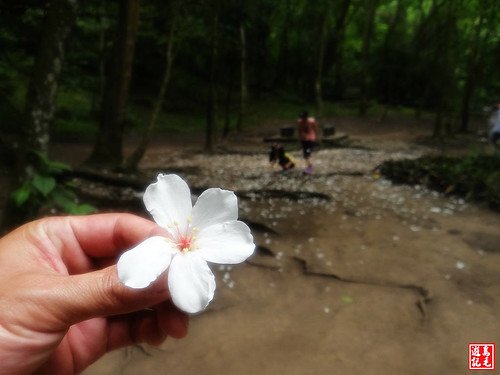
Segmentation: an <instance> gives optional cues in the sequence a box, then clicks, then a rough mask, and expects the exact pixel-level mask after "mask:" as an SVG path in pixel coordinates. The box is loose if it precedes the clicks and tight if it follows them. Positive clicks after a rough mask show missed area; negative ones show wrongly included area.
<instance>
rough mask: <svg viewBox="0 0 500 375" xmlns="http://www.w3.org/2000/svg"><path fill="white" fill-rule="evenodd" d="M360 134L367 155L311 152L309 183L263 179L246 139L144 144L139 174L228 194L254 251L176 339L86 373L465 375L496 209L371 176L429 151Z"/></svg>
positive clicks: (479, 317)
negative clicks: (220, 144) (210, 151)
mask: <svg viewBox="0 0 500 375" xmlns="http://www.w3.org/2000/svg"><path fill="white" fill-rule="evenodd" d="M406 134H407V133H406ZM359 139H360V142H361V144H363V145H364V146H369V149H351V148H344V149H321V150H318V152H317V153H316V155H315V165H316V170H315V173H314V175H312V176H305V175H303V174H302V173H301V172H300V170H297V171H292V172H290V173H287V174H281V173H278V172H276V171H271V170H270V168H269V166H268V163H267V160H266V157H267V156H266V154H265V152H266V150H267V149H266V148H265V147H264V145H263V144H262V143H261V142H260V139H256V138H249V139H243V138H242V139H240V140H239V141H240V146H239V147H236V148H235V149H236V150H237V151H239V152H240V153H232V152H231V151H234V150H235V149H232V148H231V147H232V146H231V145H228V146H227V149H226V151H227V152H228V153H226V154H216V155H205V154H200V153H199V152H198V151H197V147H198V146H196V145H194V146H192V148H189V147H181V146H180V145H178V146H175V145H170V146H169V147H153V148H152V149H151V150H150V152H149V153H148V154H147V157H146V159H145V160H144V164H143V167H144V168H153V169H158V170H162V169H167V166H168V168H173V169H176V170H180V171H182V173H181V174H182V175H183V176H184V177H185V178H186V179H187V180H188V181H189V183H190V184H191V185H192V186H195V187H208V186H219V187H223V188H227V189H232V190H236V191H238V192H240V194H241V198H240V217H241V218H242V219H244V220H248V221H251V222H252V223H254V225H253V234H254V237H255V242H256V244H257V245H258V250H257V251H256V253H255V255H254V256H253V257H251V258H250V259H249V261H248V262H246V263H245V264H242V265H238V266H233V267H227V266H217V265H213V267H212V269H213V270H214V272H215V273H216V276H217V290H216V296H215V299H214V301H213V302H212V304H211V305H210V306H209V308H208V310H207V311H205V312H204V313H202V314H199V315H197V316H193V317H192V318H191V324H190V333H189V335H188V337H187V338H185V339H182V340H174V339H168V340H167V341H166V342H165V343H164V344H163V345H162V346H160V347H158V348H153V347H147V346H135V347H132V348H127V349H123V350H119V351H115V352H112V353H110V354H108V355H107V356H105V357H104V358H102V359H101V360H100V361H99V362H97V363H96V364H94V365H93V366H92V367H90V368H89V369H88V370H86V371H85V372H84V374H85V375H108V374H164V373H165V374H208V375H210V374H273V375H274V374H279V373H283V374H289V375H293V374H384V375H385V374H463V373H467V372H468V370H467V347H468V346H467V344H468V343H469V342H500V314H499V311H500V230H499V229H500V214H498V213H494V212H491V211H489V210H487V209H485V208H481V207H479V206H477V205H474V204H469V203H467V202H465V201H463V200H461V199H457V198H452V197H445V196H442V195H439V194H437V193H435V192H432V191H428V190H425V189H423V188H420V187H408V186H395V185H392V184H391V183H390V182H388V181H386V180H383V179H380V178H378V176H377V175H376V174H373V173H372V172H371V171H372V170H373V168H375V167H376V166H377V165H378V164H379V163H380V162H381V161H383V160H386V159H390V158H402V157H418V156H420V155H422V154H424V153H427V152H429V151H430V150H429V149H427V148H425V147H422V146H417V145H415V144H413V143H410V142H408V141H407V140H406V139H402V138H401V137H399V138H397V140H396V139H395V138H394V137H392V135H391V137H387V134H386V136H385V137H384V136H381V135H380V134H374V135H373V136H371V137H364V138H363V137H361V138H359ZM241 145H247V146H248V147H247V148H243V147H241ZM242 151H243V152H242ZM291 151H292V154H293V155H294V156H295V158H296V159H297V161H298V162H299V163H300V162H301V159H300V152H299V151H298V149H296V148H295V149H291ZM277 191H281V192H283V191H286V192H288V195H286V196H285V197H280V196H279V195H278V194H277V193H276V192H277ZM293 193H295V194H293ZM297 198H298V199H297ZM471 373H477V372H474V371H471ZM479 373H481V372H480V371H479ZM488 373H492V372H491V371H490V372H488Z"/></svg>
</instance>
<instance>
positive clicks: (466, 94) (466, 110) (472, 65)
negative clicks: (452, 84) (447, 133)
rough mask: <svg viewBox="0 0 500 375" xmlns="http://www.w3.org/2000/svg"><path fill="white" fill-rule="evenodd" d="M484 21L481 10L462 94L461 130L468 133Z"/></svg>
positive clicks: (487, 34)
mask: <svg viewBox="0 0 500 375" xmlns="http://www.w3.org/2000/svg"><path fill="white" fill-rule="evenodd" d="M484 21H485V14H484V12H481V14H480V16H479V21H478V22H477V24H476V27H475V30H474V39H473V40H472V45H471V51H470V54H469V57H468V59H467V69H466V74H467V76H466V78H465V85H464V90H463V94H462V106H461V109H460V120H461V121H460V132H462V133H467V132H468V131H469V117H470V102H471V100H472V96H473V95H474V90H475V88H476V83H477V81H478V78H479V77H478V75H479V66H480V60H481V56H480V55H481V51H480V50H481V44H482V42H483V40H481V30H482V29H483V27H484ZM490 30H491V28H488V32H487V33H486V36H485V38H484V39H485V40H486V39H487V38H488V36H489V31H490Z"/></svg>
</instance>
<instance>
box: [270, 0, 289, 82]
mask: <svg viewBox="0 0 500 375" xmlns="http://www.w3.org/2000/svg"><path fill="white" fill-rule="evenodd" d="M290 13H291V9H290V0H285V18H284V19H283V27H282V28H281V39H280V43H279V51H278V61H277V64H276V75H275V79H274V86H275V87H281V86H283V85H286V83H287V81H288V64H289V60H290V45H289V44H290V41H289V39H290V38H289V28H290Z"/></svg>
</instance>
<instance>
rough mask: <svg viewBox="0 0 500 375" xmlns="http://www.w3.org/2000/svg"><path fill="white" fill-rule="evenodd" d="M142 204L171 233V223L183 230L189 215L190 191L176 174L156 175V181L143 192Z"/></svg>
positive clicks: (172, 231)
mask: <svg viewBox="0 0 500 375" xmlns="http://www.w3.org/2000/svg"><path fill="white" fill-rule="evenodd" d="M143 200H144V204H145V205H146V208H147V210H148V211H149V212H150V213H151V215H152V216H153V218H154V220H155V221H156V223H158V225H160V226H161V227H163V228H165V229H166V230H168V231H169V232H170V233H171V234H172V235H174V234H175V230H174V229H173V228H172V225H173V224H177V225H178V226H179V230H180V231H181V232H184V231H185V230H186V227H187V223H188V218H189V217H190V215H191V209H192V205H191V192H190V190H189V187H188V185H187V184H186V182H185V181H184V180H183V179H182V178H180V177H179V176H177V175H174V174H169V175H163V174H159V175H158V181H157V182H155V183H153V184H151V185H149V186H148V187H147V189H146V191H145V192H144V197H143Z"/></svg>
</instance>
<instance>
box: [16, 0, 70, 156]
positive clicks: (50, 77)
mask: <svg viewBox="0 0 500 375" xmlns="http://www.w3.org/2000/svg"><path fill="white" fill-rule="evenodd" d="M76 8H77V1H76V0H54V1H51V2H50V3H49V4H48V6H47V10H46V15H45V21H44V25H43V30H42V35H41V39H40V45H39V48H38V53H37V56H36V57H35V65H34V68H33V75H32V77H31V81H30V84H29V88H28V92H27V95H26V104H25V110H24V116H25V120H24V125H23V137H22V143H23V144H24V146H25V147H26V149H28V150H33V151H37V152H40V153H42V154H47V152H48V148H49V124H50V122H51V120H52V117H53V115H54V109H55V99H56V94H57V89H58V81H59V75H60V72H61V66H62V61H63V58H64V41H65V40H66V37H67V36H68V34H69V32H70V30H71V28H72V26H73V25H74V23H75V19H76Z"/></svg>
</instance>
